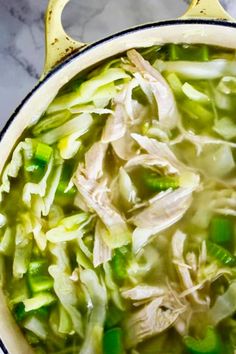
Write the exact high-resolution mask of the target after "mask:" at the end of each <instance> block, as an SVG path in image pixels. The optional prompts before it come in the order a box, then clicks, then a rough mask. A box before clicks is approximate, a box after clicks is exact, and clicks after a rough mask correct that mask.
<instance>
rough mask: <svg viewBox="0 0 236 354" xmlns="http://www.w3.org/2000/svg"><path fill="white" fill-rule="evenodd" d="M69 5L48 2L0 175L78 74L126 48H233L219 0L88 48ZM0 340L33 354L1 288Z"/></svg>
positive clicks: (235, 27)
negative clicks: (36, 66)
mask: <svg viewBox="0 0 236 354" xmlns="http://www.w3.org/2000/svg"><path fill="white" fill-rule="evenodd" d="M68 1H69V0H50V1H49V6H48V9H47V13H46V20H45V22H46V53H47V54H46V60H45V69H44V73H43V74H42V78H41V80H40V81H39V83H38V85H37V86H36V87H35V88H34V89H33V91H31V92H30V93H29V94H28V96H27V97H26V98H25V99H24V101H23V102H22V103H21V105H20V106H19V107H18V108H17V109H16V111H15V113H14V114H13V116H12V117H11V118H10V119H9V120H8V122H7V124H6V126H5V128H4V129H3V131H2V133H1V137H0V139H1V140H0V151H1V156H0V174H1V172H2V169H3V167H4V165H5V162H6V160H7V159H8V156H9V154H10V153H11V151H12V148H13V147H14V145H15V143H16V141H17V140H18V139H19V137H20V136H21V134H22V133H23V131H24V130H25V128H26V127H27V126H28V125H30V124H32V123H33V122H34V121H36V120H37V119H38V118H39V117H40V116H41V114H42V113H43V112H44V111H45V109H46V108H47V106H48V105H49V104H50V102H51V101H52V100H53V98H54V97H55V96H56V94H57V92H58V90H59V89H60V88H61V87H62V86H63V85H64V84H66V83H67V82H68V81H69V80H70V79H72V78H73V77H74V76H75V75H76V74H78V73H79V72H81V71H83V70H85V69H87V68H89V67H91V66H93V65H95V64H98V63H99V62H101V61H103V60H105V59H107V58H109V57H112V56H114V55H117V54H119V53H122V52H124V51H126V50H128V49H131V48H140V47H148V46H152V45H155V44H157V45H159V44H164V43H204V44H211V45H215V46H224V47H228V48H234V49H235V48H236V23H235V22H234V19H233V18H231V17H230V15H229V14H227V13H226V12H225V11H224V9H223V8H222V7H221V5H220V3H219V1H218V0H193V1H192V3H191V5H190V7H189V9H188V11H187V12H186V13H185V14H184V15H183V16H182V17H181V18H180V19H174V20H169V21H163V22H158V23H150V24H146V25H141V26H138V27H134V28H129V29H127V30H125V31H122V32H120V33H117V34H115V35H112V36H110V37H108V38H105V39H102V40H100V41H98V42H96V43H93V44H90V45H88V44H85V43H79V42H76V41H74V40H73V39H72V38H70V37H69V36H68V35H67V34H66V33H65V32H64V30H63V27H62V24H61V14H62V11H63V9H64V7H65V5H66V4H67V3H68ZM176 2H177V0H176ZM0 338H1V339H2V343H0V345H1V346H2V350H3V351H4V352H5V353H8V352H9V353H10V354H31V353H33V349H32V348H31V347H30V346H29V344H28V343H27V341H26V340H25V338H24V336H23V335H22V333H21V331H20V329H19V327H18V326H17V324H16V322H15V321H14V319H13V317H12V315H11V313H10V311H9V309H8V307H7V305H6V300H5V297H4V294H3V292H2V291H1V289H0ZM3 343H4V345H3Z"/></svg>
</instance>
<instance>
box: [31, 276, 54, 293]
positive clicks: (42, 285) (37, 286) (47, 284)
mask: <svg viewBox="0 0 236 354" xmlns="http://www.w3.org/2000/svg"><path fill="white" fill-rule="evenodd" d="M29 285H30V288H31V290H32V291H33V292H34V293H38V292H41V291H46V290H50V289H52V288H53V279H52V278H51V277H50V276H49V275H48V276H47V275H41V276H29Z"/></svg>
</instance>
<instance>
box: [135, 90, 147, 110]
mask: <svg viewBox="0 0 236 354" xmlns="http://www.w3.org/2000/svg"><path fill="white" fill-rule="evenodd" d="M132 99H133V100H136V101H138V102H139V103H140V104H142V105H143V106H145V105H147V104H148V99H147V96H146V95H145V93H144V92H143V90H142V88H141V87H140V86H137V87H135V88H134V89H133V92H132Z"/></svg>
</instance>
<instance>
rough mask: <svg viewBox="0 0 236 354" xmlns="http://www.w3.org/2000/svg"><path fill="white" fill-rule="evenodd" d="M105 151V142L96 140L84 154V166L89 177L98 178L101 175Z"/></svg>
mask: <svg viewBox="0 0 236 354" xmlns="http://www.w3.org/2000/svg"><path fill="white" fill-rule="evenodd" d="M106 151H107V144H103V143H102V142H97V143H95V144H93V145H92V146H91V148H90V149H89V151H88V152H87V153H86V154H85V167H86V171H87V176H88V178H90V179H98V178H100V177H102V175H103V162H104V158H105V155H106Z"/></svg>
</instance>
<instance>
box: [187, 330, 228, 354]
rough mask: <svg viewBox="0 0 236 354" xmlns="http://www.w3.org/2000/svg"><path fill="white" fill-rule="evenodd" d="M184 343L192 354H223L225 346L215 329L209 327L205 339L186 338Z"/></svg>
mask: <svg viewBox="0 0 236 354" xmlns="http://www.w3.org/2000/svg"><path fill="white" fill-rule="evenodd" d="M184 343H185V345H186V347H187V349H188V352H189V353H191V354H222V353H223V351H222V350H223V345H222V342H221V338H220V336H219V334H218V333H217V332H216V330H215V329H214V328H213V327H208V328H207V331H206V335H205V337H204V338H203V339H195V338H193V337H190V336H188V337H185V338H184Z"/></svg>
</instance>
